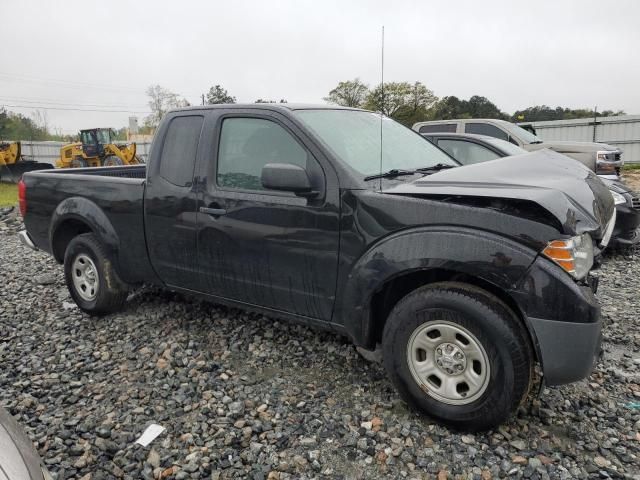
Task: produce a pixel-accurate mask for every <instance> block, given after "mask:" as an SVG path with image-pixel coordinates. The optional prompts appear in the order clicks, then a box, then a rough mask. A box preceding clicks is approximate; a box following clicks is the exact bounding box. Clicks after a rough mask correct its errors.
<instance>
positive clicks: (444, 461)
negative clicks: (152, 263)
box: [0, 212, 640, 480]
mask: <svg viewBox="0 0 640 480" xmlns="http://www.w3.org/2000/svg"><path fill="white" fill-rule="evenodd" d="M2 216H3V213H2V212H0V245H2V248H0V284H1V285H2V289H1V290H0V361H1V369H0V405H2V406H4V407H6V408H7V409H8V410H9V411H10V412H11V413H12V414H13V415H15V416H16V417H17V418H18V420H19V421H20V422H21V423H22V424H23V425H24V426H25V428H26V430H27V432H28V434H29V436H30V437H31V439H32V440H33V441H34V442H35V444H36V446H37V448H38V450H39V452H40V454H41V455H42V457H43V458H44V461H45V463H46V465H47V466H48V468H49V469H50V470H51V472H52V473H53V475H54V477H55V478H57V479H63V478H83V479H102V478H130V479H139V478H143V479H147V478H148V479H151V478H176V479H185V478H213V479H216V478H255V479H261V478H268V479H287V478H291V479H293V478H346V479H358V478H438V479H439V480H440V479H445V478H459V479H471V478H473V479H489V478H505V477H509V478H532V479H547V478H553V479H556V478H557V479H568V478H626V479H634V480H637V479H640V331H639V329H638V320H637V313H636V312H637V311H638V308H639V307H640V298H639V297H638V286H637V285H638V281H637V279H638V278H639V276H640V259H639V257H638V256H637V255H636V256H632V255H613V256H610V257H609V258H608V259H607V261H606V263H605V265H604V266H603V267H602V269H601V270H600V272H599V275H600V277H601V288H600V292H599V298H600V300H601V302H602V306H603V312H604V316H605V319H606V322H607V325H606V327H605V329H604V349H605V355H604V359H603V361H602V363H600V364H599V365H598V366H597V368H596V370H595V372H594V373H593V375H592V376H591V377H590V378H589V379H588V380H586V381H583V382H580V383H577V384H574V385H569V386H564V387H561V388H547V389H545V391H544V394H543V396H542V397H541V399H540V401H536V402H534V405H533V406H532V407H531V408H530V411H528V412H525V411H521V412H519V414H518V416H517V417H515V418H513V419H512V420H511V421H510V422H509V423H508V424H506V425H504V426H502V427H500V428H499V429H498V430H496V431H492V432H488V433H484V434H476V435H470V434H464V433H460V432H453V431H450V430H448V429H446V428H444V427H441V426H438V425H437V424H435V423H433V422H432V421H431V420H429V419H428V418H426V417H424V416H421V415H417V414H414V413H411V412H409V411H407V409H406V407H405V405H404V404H403V403H402V402H401V401H399V400H398V398H397V396H396V394H395V392H394V391H393V389H392V387H391V385H390V383H389V382H388V381H387V379H386V377H385V373H384V371H383V369H382V367H381V366H379V365H377V364H371V363H368V362H366V361H365V360H363V359H362V358H361V357H360V356H359V355H358V354H357V352H356V351H355V349H354V347H353V346H352V345H350V344H349V343H348V342H347V341H346V340H345V339H344V338H341V337H338V336H336V335H332V334H328V333H319V332H317V331H313V330H311V329H308V328H304V327H300V326H295V325H291V324H286V323H281V322H278V321H274V320H272V319H269V318H266V317H264V316H261V315H251V314H246V313H243V312H240V311H237V310H233V309H226V308H223V307H219V306H215V305H212V304H207V303H203V302H200V301H197V300H194V299H190V298H185V297H182V296H180V295H177V294H172V293H166V292H162V291H160V290H157V289H154V288H148V287H145V288H142V289H140V290H138V291H136V292H135V293H134V294H133V295H132V296H131V298H130V299H129V301H128V303H127V307H126V310H125V311H124V312H123V313H121V314H117V315H111V316H108V317H106V318H102V319H95V318H91V317H89V316H87V315H85V314H82V313H80V311H79V310H78V309H77V308H75V306H74V305H72V304H71V303H70V302H71V299H70V297H69V295H68V293H67V289H66V287H65V284H64V279H63V273H62V268H61V267H60V266H59V265H57V264H56V263H55V262H54V261H53V260H52V259H51V258H50V257H49V256H47V255H45V254H44V253H41V252H31V251H30V250H28V249H26V248H24V247H22V246H21V245H19V243H18V241H17V239H16V236H15V231H16V230H17V229H18V226H19V221H18V220H17V219H15V216H14V214H8V215H5V220H4V222H3V221H2ZM151 423H158V424H160V425H162V426H164V427H166V431H165V432H164V433H163V434H162V435H160V436H159V437H158V438H157V439H156V440H155V441H153V442H152V443H151V445H149V446H148V447H141V446H140V445H136V444H134V442H135V439H136V438H137V437H138V436H139V435H140V433H141V432H142V431H143V430H144V429H145V428H146V427H147V426H148V425H149V424H151Z"/></svg>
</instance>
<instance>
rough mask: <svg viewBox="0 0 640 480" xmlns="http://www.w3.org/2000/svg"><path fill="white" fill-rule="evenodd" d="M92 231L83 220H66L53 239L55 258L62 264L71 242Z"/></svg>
mask: <svg viewBox="0 0 640 480" xmlns="http://www.w3.org/2000/svg"><path fill="white" fill-rule="evenodd" d="M92 231H93V230H91V227H89V225H87V224H86V223H84V222H83V221H81V220H75V219H69V220H65V221H64V222H62V223H61V224H60V225H58V227H57V228H56V230H55V232H54V233H53V238H52V239H51V249H52V252H53V257H54V258H55V259H56V261H57V262H58V263H62V262H63V261H64V252H65V251H66V250H67V246H68V245H69V242H71V240H73V238H74V237H77V236H78V235H81V234H83V233H90V232H92Z"/></svg>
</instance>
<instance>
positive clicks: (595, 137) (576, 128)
mask: <svg viewBox="0 0 640 480" xmlns="http://www.w3.org/2000/svg"><path fill="white" fill-rule="evenodd" d="M522 124H529V125H533V126H534V127H535V129H536V132H537V135H538V136H539V137H540V138H541V139H542V140H549V141H551V140H571V141H576V142H593V141H595V142H600V143H608V144H609V145H612V146H615V147H618V148H620V149H621V150H622V151H623V154H622V158H623V159H624V161H625V162H628V163H638V162H640V115H624V116H619V117H598V118H597V119H596V120H595V121H594V119H593V118H581V119H577V120H555V121H549V122H523V123H522ZM522 124H521V125H522Z"/></svg>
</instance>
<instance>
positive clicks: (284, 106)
mask: <svg viewBox="0 0 640 480" xmlns="http://www.w3.org/2000/svg"><path fill="white" fill-rule="evenodd" d="M219 108H224V109H230V108H238V109H247V108H251V109H258V110H290V111H293V110H360V111H365V110H363V109H361V108H354V107H342V106H340V105H327V104H314V103H220V104H216V105H194V106H191V107H182V108H175V109H173V110H171V111H172V112H183V111H185V110H214V109H219Z"/></svg>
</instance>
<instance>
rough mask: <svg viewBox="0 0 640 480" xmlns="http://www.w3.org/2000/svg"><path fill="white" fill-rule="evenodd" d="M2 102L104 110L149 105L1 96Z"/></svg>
mask: <svg viewBox="0 0 640 480" xmlns="http://www.w3.org/2000/svg"><path fill="white" fill-rule="evenodd" d="M0 101H5V102H18V103H38V104H45V105H60V106H64V107H104V108H147V105H135V106H131V105H121V104H120V105H114V104H97V103H73V102H56V101H52V100H45V99H34V98H26V97H4V96H0Z"/></svg>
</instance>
